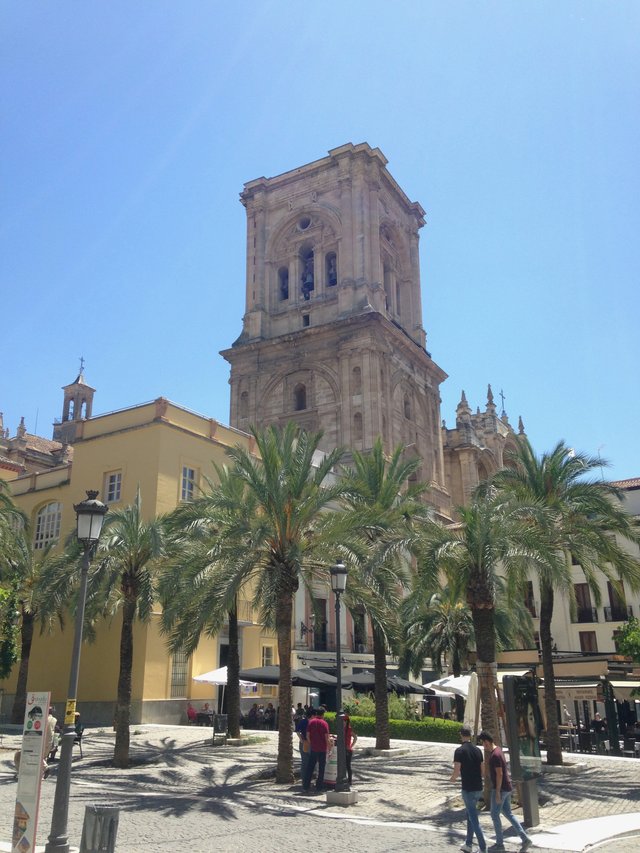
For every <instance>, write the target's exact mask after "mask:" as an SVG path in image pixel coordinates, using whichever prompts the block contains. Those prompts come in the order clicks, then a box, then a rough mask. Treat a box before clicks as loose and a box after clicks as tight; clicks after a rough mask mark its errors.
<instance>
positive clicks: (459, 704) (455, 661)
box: [451, 645, 464, 723]
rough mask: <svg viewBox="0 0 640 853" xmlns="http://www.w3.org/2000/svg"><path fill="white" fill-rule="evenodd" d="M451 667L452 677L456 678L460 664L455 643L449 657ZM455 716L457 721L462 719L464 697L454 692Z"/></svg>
mask: <svg viewBox="0 0 640 853" xmlns="http://www.w3.org/2000/svg"><path fill="white" fill-rule="evenodd" d="M451 669H452V670H453V676H454V678H458V676H459V675H460V674H461V673H462V665H461V663H460V649H459V648H458V646H457V645H455V646H454V648H453V654H452V658H451ZM456 718H457V720H458V722H459V723H461V722H462V721H463V720H464V699H463V698H462V696H458V694H457V693H456Z"/></svg>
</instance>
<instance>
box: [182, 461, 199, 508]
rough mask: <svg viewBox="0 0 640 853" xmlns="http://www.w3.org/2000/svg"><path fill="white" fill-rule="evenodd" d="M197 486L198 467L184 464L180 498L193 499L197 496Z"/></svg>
mask: <svg viewBox="0 0 640 853" xmlns="http://www.w3.org/2000/svg"><path fill="white" fill-rule="evenodd" d="M197 486H198V469H197V468H192V467H191V465H183V466H182V474H181V476H180V500H181V501H185V502H186V501H192V500H193V499H194V498H195V494H196V488H197Z"/></svg>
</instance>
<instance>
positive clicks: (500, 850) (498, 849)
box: [489, 844, 507, 853]
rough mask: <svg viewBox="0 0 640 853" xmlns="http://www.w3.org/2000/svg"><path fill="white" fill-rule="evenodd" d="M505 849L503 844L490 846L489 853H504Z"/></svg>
mask: <svg viewBox="0 0 640 853" xmlns="http://www.w3.org/2000/svg"><path fill="white" fill-rule="evenodd" d="M506 849H507V848H506V847H505V846H504V844H492V845H491V847H490V848H489V853H505V851H506Z"/></svg>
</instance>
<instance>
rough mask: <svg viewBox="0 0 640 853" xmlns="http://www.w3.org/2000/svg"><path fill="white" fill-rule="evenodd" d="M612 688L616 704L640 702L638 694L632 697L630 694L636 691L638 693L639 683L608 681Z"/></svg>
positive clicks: (639, 689)
mask: <svg viewBox="0 0 640 853" xmlns="http://www.w3.org/2000/svg"><path fill="white" fill-rule="evenodd" d="M609 684H610V685H611V686H612V687H613V694H614V696H615V697H616V699H617V700H618V702H634V701H640V694H639V695H637V696H632V695H631V693H632V692H633V691H634V690H636V691H640V681H631V680H630V679H629V680H628V681H609Z"/></svg>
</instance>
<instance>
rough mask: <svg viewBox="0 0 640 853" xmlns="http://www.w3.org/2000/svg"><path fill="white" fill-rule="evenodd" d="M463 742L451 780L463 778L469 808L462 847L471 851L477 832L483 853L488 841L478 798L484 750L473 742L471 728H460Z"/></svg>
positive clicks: (466, 852) (463, 791)
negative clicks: (479, 810) (480, 816)
mask: <svg viewBox="0 0 640 853" xmlns="http://www.w3.org/2000/svg"><path fill="white" fill-rule="evenodd" d="M460 738H461V740H462V744H461V745H460V746H459V747H458V748H457V749H456V751H455V753H454V755H453V773H452V774H451V781H452V782H455V781H456V780H457V779H458V777H460V778H461V779H462V799H463V801H464V805H465V808H466V810H467V840H466V842H465V843H464V844H463V845H462V847H461V848H460V849H461V850H462V851H463V853H471V851H472V849H473V848H472V844H473V834H474V832H475V834H476V837H477V839H478V844H479V846H480V851H481V853H485V851H486V849H487V842H486V841H485V840H484V835H483V834H482V828H481V826H480V820H479V818H478V800H479V799H480V797H481V796H482V760H483V755H482V750H481V749H478V747H477V746H474V745H473V744H472V743H471V729H469V728H467V727H466V726H463V727H462V728H461V729H460Z"/></svg>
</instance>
